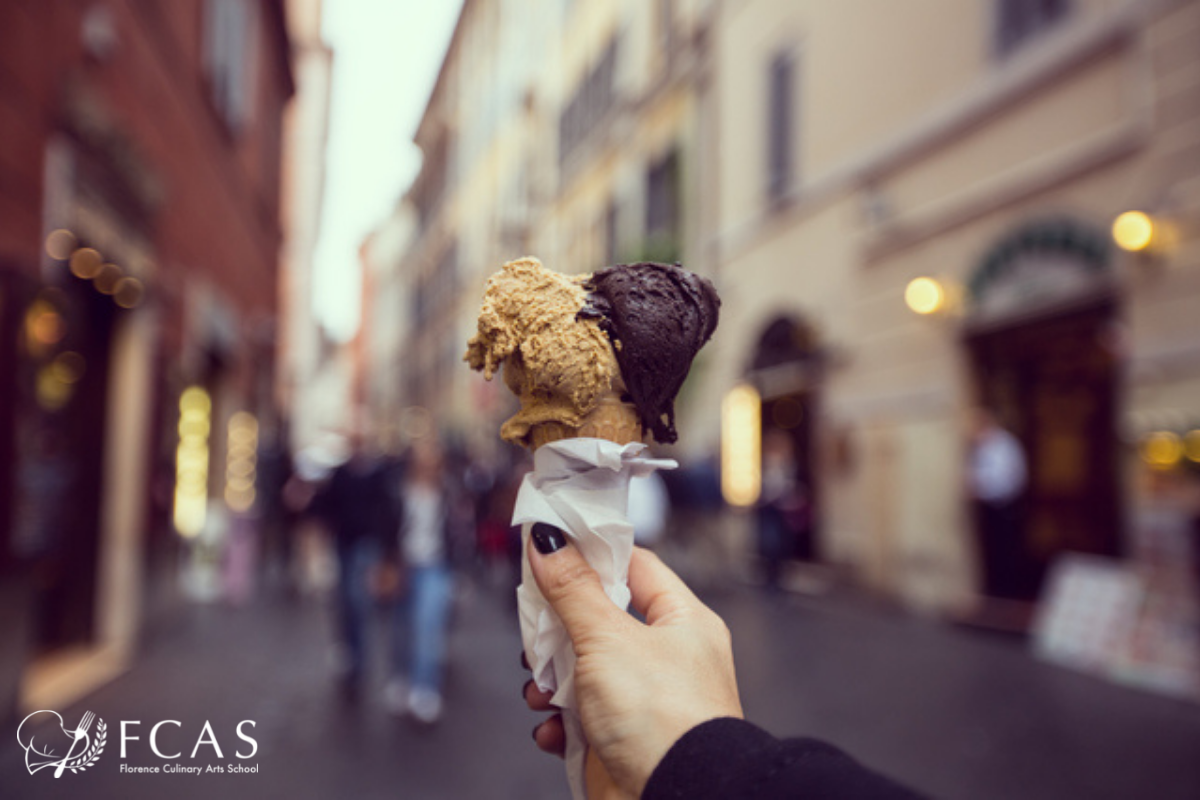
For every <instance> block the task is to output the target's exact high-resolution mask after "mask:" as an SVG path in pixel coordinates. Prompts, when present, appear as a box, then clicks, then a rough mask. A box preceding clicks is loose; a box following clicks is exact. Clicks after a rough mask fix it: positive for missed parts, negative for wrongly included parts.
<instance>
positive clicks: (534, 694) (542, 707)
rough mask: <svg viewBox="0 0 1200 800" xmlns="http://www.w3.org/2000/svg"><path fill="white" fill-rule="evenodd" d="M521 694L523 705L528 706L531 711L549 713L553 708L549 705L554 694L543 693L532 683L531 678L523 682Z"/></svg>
mask: <svg viewBox="0 0 1200 800" xmlns="http://www.w3.org/2000/svg"><path fill="white" fill-rule="evenodd" d="M521 693H522V694H523V695H525V705H527V706H529V708H530V710H531V711H549V710H550V709H552V708H554V706H552V705H550V698H551V697H554V692H543V691H542V690H541V689H539V688H538V687H537V684H536V683H534V682H533V678H530V679H529V680H527V681H525V686H524V688H523V689H521Z"/></svg>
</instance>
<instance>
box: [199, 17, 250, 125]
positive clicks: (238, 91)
mask: <svg viewBox="0 0 1200 800" xmlns="http://www.w3.org/2000/svg"><path fill="white" fill-rule="evenodd" d="M258 8H259V6H258V3H257V2H255V1H254V0H206V2H205V5H204V72H205V75H206V76H207V78H208V85H209V91H210V92H211V94H212V100H213V104H214V105H216V107H217V111H218V112H219V113H220V115H221V117H222V118H223V119H224V120H225V123H226V124H227V125H228V126H229V128H230V130H232V131H233V132H235V133H237V132H240V131H241V130H242V129H243V128H244V127H245V126H246V123H248V122H249V121H250V110H251V108H252V107H253V103H254V87H255V83H256V78H257V73H256V70H255V66H256V64H257V58H256V56H257V48H256V45H257V42H258V38H257V36H258Z"/></svg>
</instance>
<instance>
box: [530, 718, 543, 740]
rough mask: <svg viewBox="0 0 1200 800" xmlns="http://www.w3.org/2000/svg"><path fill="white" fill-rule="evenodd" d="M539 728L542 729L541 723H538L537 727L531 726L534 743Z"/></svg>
mask: <svg viewBox="0 0 1200 800" xmlns="http://www.w3.org/2000/svg"><path fill="white" fill-rule="evenodd" d="M540 727H542V723H540V722H539V723H538V724H537V725H534V726H533V731H532V733H533V740H534V741H535V742H536V741H537V732H538V728H540Z"/></svg>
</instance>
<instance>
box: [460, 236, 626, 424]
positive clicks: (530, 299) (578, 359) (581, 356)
mask: <svg viewBox="0 0 1200 800" xmlns="http://www.w3.org/2000/svg"><path fill="white" fill-rule="evenodd" d="M586 277H587V276H568V275H562V274H560V273H558V272H555V271H553V270H550V269H546V267H544V266H542V262H540V261H538V260H537V259H536V258H521V259H517V260H516V261H510V262H508V263H507V264H505V265H504V267H503V268H501V269H500V271H499V272H497V273H495V274H494V275H492V276H491V278H489V279H488V282H487V289H486V291H485V293H484V297H483V306H482V308H481V309H480V311H479V320H478V330H477V332H476V334H475V335H474V336H473V337H471V341H470V342H468V343H467V352H466V355H465V356H464V359H465V360H466V361H467V363H468V364H470V365H471V367H472V369H477V370H480V371H481V372H483V374H484V376H485V377H486V378H488V379H491V378H492V376H493V375H494V374H495V372H496V370H498V369H499V368H500V367H501V365H503V367H504V382H505V384H506V385H507V386H508V388H509V389H511V390H512V392H513V394H515V395H516V396H517V397H518V399H519V400H520V401H521V408H520V410H519V411H518V412H517V413H516V414H515V415H514V416H513V417H512V418H510V419H509V420H508V421H507V422H505V423H504V426H503V427H502V428H501V429H500V436H501V438H503V439H504V440H505V441H508V442H512V443H513V444H520V445H526V446H528V445H529V444H530V432H531V431H532V430H533V428H534V427H536V426H538V425H542V424H545V423H556V424H561V425H565V426H567V427H569V428H578V427H580V426H581V425H583V424H584V418H585V417H586V416H587V415H588V414H589V413H590V412H591V411H592V410H594V409H595V408H596V405H597V403H598V402H599V400H600V398H601V397H602V396H604V395H605V394H608V393H610V392H614V391H616V392H618V393H619V392H621V391H624V387H623V386H622V385H621V375H620V372H619V370H618V368H617V362H616V359H615V358H614V355H613V349H612V345H611V343H610V342H609V337H608V336H606V335H605V334H604V333H603V332H602V331H601V330H600V323H599V321H598V320H596V319H586V318H584V317H582V316H581V315H580V311H581V310H582V309H583V308H584V305H585V303H586V300H587V292H585V291H584V289H583V285H582V284H583V281H584V279H585V278H586Z"/></svg>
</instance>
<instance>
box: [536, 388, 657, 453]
mask: <svg viewBox="0 0 1200 800" xmlns="http://www.w3.org/2000/svg"><path fill="white" fill-rule="evenodd" d="M578 436H590V437H593V438H595V439H605V440H607V441H610V442H613V443H615V444H629V443H630V442H640V441H641V440H642V422H641V419H640V418H639V417H638V412H637V408H635V407H634V406H632V405H630V404H629V403H622V402H621V398H620V397H619V396H618V395H617V394H616V393H614V392H610V393H608V394H606V395H604V396H602V397H601V398H600V399H599V400H597V401H596V407H595V408H594V409H593V410H592V411H591V413H589V414H588V415H587V416H586V417H584V418H583V424H582V425H580V426H579V427H578V428H572V427H570V426H569V425H565V424H563V423H561V422H543V423H541V424H539V425H534V426H533V427H532V428H531V429H530V431H529V445H530V449H531V450H536V449H538V448H539V447H541V446H542V445H544V444H546V443H547V442H557V441H558V440H560V439H573V438H575V437H578Z"/></svg>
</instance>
